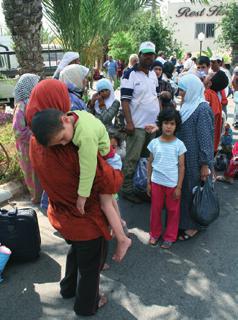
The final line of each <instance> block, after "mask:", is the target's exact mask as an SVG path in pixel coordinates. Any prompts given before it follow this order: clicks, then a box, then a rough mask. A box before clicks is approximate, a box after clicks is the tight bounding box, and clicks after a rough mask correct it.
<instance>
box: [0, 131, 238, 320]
mask: <svg viewBox="0 0 238 320" xmlns="http://www.w3.org/2000/svg"><path fill="white" fill-rule="evenodd" d="M234 137H235V138H237V132H235V135H234ZM216 190H217V192H218V194H219V199H220V206H221V213H220V217H219V218H218V219H217V220H216V221H215V222H214V223H213V224H211V225H210V226H209V228H208V229H207V230H205V231H203V232H201V233H200V234H199V235H198V236H196V237H195V238H194V239H192V240H189V241H185V242H182V241H179V242H177V243H176V244H175V245H174V246H173V247H172V249H171V250H162V249H160V248H159V247H156V248H151V247H150V246H149V245H148V244H147V241H148V230H149V209H150V206H149V203H143V204H140V205H133V204H131V203H130V202H128V201H125V200H120V207H121V211H122V213H123V216H124V218H125V219H126V220H127V223H128V227H129V228H130V232H131V233H132V240H133V246H132V248H131V249H130V250H129V252H128V255H127V256H126V258H125V260H124V261H123V262H122V263H121V264H117V263H114V262H113V261H112V260H111V257H112V253H113V250H114V248H115V241H114V240H113V241H112V242H111V244H110V250H109V255H108V263H110V266H111V268H110V269H109V270H108V271H105V272H103V273H102V275H101V290H102V291H104V292H105V294H106V295H107V296H108V298H109V302H108V304H107V305H106V306H105V307H103V308H102V309H100V310H99V311H98V313H97V314H96V315H95V316H94V317H88V319H95V320H135V319H139V320H197V319H198V320H237V319H238V236H237V227H238V201H237V197H238V181H235V184H234V185H232V186H231V185H226V184H223V183H217V184H216ZM15 200H16V202H17V205H18V206H19V207H27V206H31V204H30V202H29V198H27V196H25V197H21V198H20V199H15ZM35 208H36V210H37V212H38V219H39V224H40V231H41V238H42V251H41V255H40V258H39V259H38V260H37V261H35V262H33V263H25V264H16V263H9V264H8V266H7V268H6V270H5V280H4V282H2V283H1V284H0V319H1V320H37V319H44V320H45V319H47V320H48V319H49V320H53V319H55V320H56V319H57V320H65V319H67V320H72V319H84V318H83V317H77V316H75V314H74V312H73V310H72V309H73V299H69V300H63V299H62V298H61V296H60V294H59V281H60V279H61V277H62V276H63V275H64V270H65V255H66V252H67V249H68V246H67V245H66V243H65V242H64V240H63V239H62V238H60V237H59V235H58V234H57V233H56V232H55V230H54V229H53V228H52V227H51V225H50V223H49V221H48V219H47V217H46V216H45V215H44V214H43V213H42V212H40V211H39V210H38V208H37V207H35Z"/></svg>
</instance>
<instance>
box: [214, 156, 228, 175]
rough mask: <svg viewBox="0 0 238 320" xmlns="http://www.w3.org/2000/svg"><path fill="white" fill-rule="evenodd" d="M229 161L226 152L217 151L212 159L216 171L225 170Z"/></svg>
mask: <svg viewBox="0 0 238 320" xmlns="http://www.w3.org/2000/svg"><path fill="white" fill-rule="evenodd" d="M228 164H229V161H228V159H227V156H226V154H224V153H220V152H218V154H217V155H216V157H215V159H214V167H215V169H216V170H217V171H225V170H226V168H227V167H228Z"/></svg>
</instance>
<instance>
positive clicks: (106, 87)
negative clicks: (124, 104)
mask: <svg viewBox="0 0 238 320" xmlns="http://www.w3.org/2000/svg"><path fill="white" fill-rule="evenodd" d="M96 90H97V92H96V93H95V94H94V95H93V96H92V99H91V101H90V102H89V104H88V108H89V109H90V111H91V112H92V113H93V114H94V115H95V117H97V118H98V119H100V120H101V121H102V123H103V124H104V125H105V127H106V128H107V129H110V128H111V127H113V124H112V120H113V118H114V117H115V116H116V115H117V114H118V110H119V108H120V102H119V101H118V100H117V99H116V97H115V93H114V89H113V86H112V84H111V82H110V81H109V80H107V79H101V80H99V81H98V82H97V84H96Z"/></svg>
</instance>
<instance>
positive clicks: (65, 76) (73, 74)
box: [59, 64, 89, 90]
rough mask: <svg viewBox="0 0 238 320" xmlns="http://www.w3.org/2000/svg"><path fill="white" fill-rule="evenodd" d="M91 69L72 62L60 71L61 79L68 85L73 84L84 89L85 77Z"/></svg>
mask: <svg viewBox="0 0 238 320" xmlns="http://www.w3.org/2000/svg"><path fill="white" fill-rule="evenodd" d="M88 72H89V69H88V68H86V67H84V66H81V65H79V64H70V65H69V66H67V67H65V68H64V70H62V71H61V72H60V76H59V79H60V81H62V82H64V83H65V84H66V85H67V86H69V85H70V84H73V85H74V86H75V87H76V88H78V89H80V90H83V89H84V79H85V78H86V77H87V74H88Z"/></svg>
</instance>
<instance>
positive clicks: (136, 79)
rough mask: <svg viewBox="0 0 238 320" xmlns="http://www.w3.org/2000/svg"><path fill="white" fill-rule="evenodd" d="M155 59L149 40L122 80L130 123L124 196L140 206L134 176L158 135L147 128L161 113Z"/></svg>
mask: <svg viewBox="0 0 238 320" xmlns="http://www.w3.org/2000/svg"><path fill="white" fill-rule="evenodd" d="M154 60H155V45H154V44H153V43H152V42H150V41H146V42H143V43H141V45H140V49H139V63H138V64H136V65H135V66H134V67H133V68H131V69H129V70H127V71H126V72H125V73H124V75H123V77H122V80H121V103H122V108H123V112H124V116H125V120H126V127H125V128H126V132H127V140H126V157H125V162H124V167H123V173H124V177H125V178H124V183H123V186H122V195H123V197H125V198H126V199H128V200H130V201H132V202H135V203H139V202H141V200H140V199H139V198H138V197H137V196H136V194H135V193H134V191H133V176H134V173H135V170H136V166H137V163H138V161H139V159H140V157H141V153H142V151H143V149H144V150H146V146H147V144H148V143H149V142H150V140H151V139H153V138H154V135H151V134H149V133H146V132H145V129H144V128H145V126H146V125H148V124H149V123H155V121H156V119H157V116H158V114H159V101H158V92H159V88H158V79H157V76H156V74H155V72H154V71H151V66H152V64H153V62H154Z"/></svg>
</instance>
